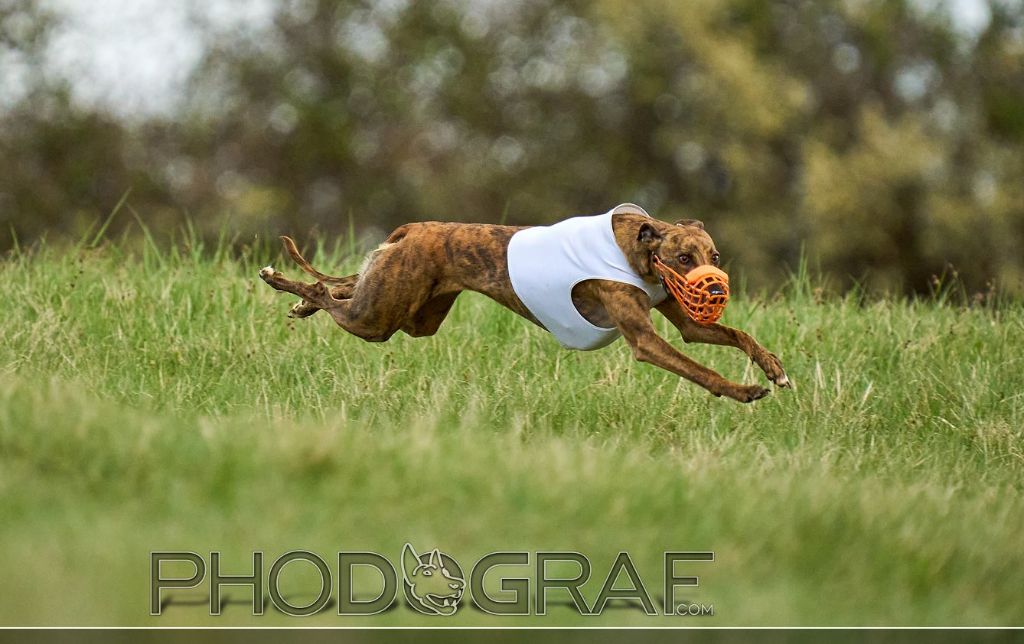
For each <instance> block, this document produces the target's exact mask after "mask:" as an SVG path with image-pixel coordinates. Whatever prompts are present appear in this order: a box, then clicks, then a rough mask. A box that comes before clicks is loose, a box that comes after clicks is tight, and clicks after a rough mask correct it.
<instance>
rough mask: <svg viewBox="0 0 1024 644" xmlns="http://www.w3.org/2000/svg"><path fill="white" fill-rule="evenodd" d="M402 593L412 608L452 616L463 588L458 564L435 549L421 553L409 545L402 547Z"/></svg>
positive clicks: (463, 584)
mask: <svg viewBox="0 0 1024 644" xmlns="http://www.w3.org/2000/svg"><path fill="white" fill-rule="evenodd" d="M402 573H403V577H404V582H405V596H406V599H408V600H409V603H410V604H411V605H412V607H413V608H415V609H416V610H418V611H419V612H421V613H427V614H429V615H453V614H455V611H456V610H458V607H459V600H461V599H462V592H463V590H465V588H466V580H465V579H464V578H463V576H462V569H461V568H459V564H458V563H457V562H456V561H455V560H454V559H452V558H451V557H449V556H448V555H446V554H444V553H443V552H441V551H439V550H438V549H437V548H435V549H433V550H431V551H430V552H429V553H423V554H422V555H418V554H416V551H415V550H413V549H412V546H411V545H410V544H408V543H407V544H405V547H404V548H402Z"/></svg>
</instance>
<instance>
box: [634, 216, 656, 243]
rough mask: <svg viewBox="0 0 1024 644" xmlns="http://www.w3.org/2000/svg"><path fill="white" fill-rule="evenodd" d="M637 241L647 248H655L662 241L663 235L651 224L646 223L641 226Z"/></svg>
mask: <svg viewBox="0 0 1024 644" xmlns="http://www.w3.org/2000/svg"><path fill="white" fill-rule="evenodd" d="M636 240H637V241H638V242H640V244H641V245H643V246H646V247H647V248H653V247H654V246H655V245H657V244H658V243H659V242H660V241H661V233H659V232H658V230H657V229H656V228H655V227H654V226H652V225H651V224H649V223H647V222H644V223H642V224H640V232H639V233H637V236H636Z"/></svg>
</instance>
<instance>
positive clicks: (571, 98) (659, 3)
mask: <svg viewBox="0 0 1024 644" xmlns="http://www.w3.org/2000/svg"><path fill="white" fill-rule="evenodd" d="M988 11H989V13H990V14H991V15H990V20H989V21H988V24H987V26H986V27H984V29H983V30H982V31H981V32H980V33H975V34H969V35H965V34H964V33H963V32H962V30H960V29H958V25H956V24H954V22H953V20H952V18H951V14H950V12H948V11H946V10H945V9H944V7H943V5H942V4H941V0H935V1H933V2H926V1H924V0H884V1H883V0H815V1H810V0H777V1H766V0H686V1H685V2H679V1H678V0H595V1H591V2H582V1H565V2H553V1H550V0H525V1H520V2H496V1H489V0H436V1H431V2H411V1H407V0H379V1H377V2H350V1H346V2H337V1H329V0H293V1H281V2H280V3H279V4H278V5H277V6H276V10H275V14H274V18H273V20H272V22H271V23H270V24H269V25H267V26H265V27H261V28H259V29H248V30H236V31H230V30H226V29H223V28H219V27H217V26H215V25H213V24H209V23H208V24H205V26H204V27H203V28H204V33H205V36H206V40H205V41H206V43H207V48H206V52H205V55H204V58H203V61H202V63H201V64H200V66H199V67H198V68H197V69H196V71H195V73H194V74H193V77H192V79H191V81H190V83H189V85H188V88H187V92H188V97H187V101H186V102H185V106H184V107H183V108H182V109H181V110H180V112H179V113H176V114H174V115H173V116H172V117H161V118H156V117H152V118H147V119H141V120H139V119H134V120H128V119H124V118H119V117H117V116H116V115H114V114H113V113H112V112H110V111H106V110H104V109H103V108H96V107H84V106H82V105H78V104H76V102H75V101H74V100H73V99H72V98H71V96H72V94H71V92H70V85H69V81H68V79H62V78H54V77H53V75H52V74H48V73H46V70H45V64H44V58H45V57H44V56H43V54H42V52H44V51H45V47H46V43H47V38H48V35H49V34H50V33H52V30H53V28H54V25H56V24H58V23H59V21H60V20H61V17H60V16H59V15H56V14H54V13H52V12H47V11H46V10H44V9H41V8H40V5H38V4H37V3H35V2H33V1H32V0H0V65H18V66H19V69H20V70H21V73H20V76H19V77H20V78H21V79H22V85H23V87H22V91H21V92H20V93H19V96H17V98H11V97H8V98H7V99H5V98H4V97H3V94H4V92H5V90H4V88H3V87H2V86H0V108H2V110H3V111H2V113H0V245H2V246H10V245H11V244H12V243H14V240H15V239H17V240H19V241H20V242H21V243H25V242H28V241H30V240H32V239H34V238H37V237H39V236H41V235H44V234H47V233H48V232H49V231H54V232H55V233H66V234H70V235H74V234H76V233H80V231H81V230H83V229H84V228H85V227H86V226H87V225H88V224H90V223H93V222H95V221H97V220H102V219H103V218H105V216H106V215H107V214H108V213H109V212H110V210H111V209H112V208H113V207H114V205H115V204H116V203H117V202H118V200H119V199H120V197H121V196H122V195H123V194H124V192H125V190H126V189H128V188H129V187H130V188H131V189H132V192H131V195H130V198H129V204H130V206H131V208H132V210H133V211H134V212H135V213H137V216H138V217H140V218H141V219H142V220H144V221H145V222H146V224H147V225H148V226H149V227H150V228H152V229H153V230H156V231H161V230H168V229H171V228H175V227H179V226H181V223H182V221H183V219H184V217H186V216H187V217H190V218H191V220H192V221H194V222H197V224H198V225H199V227H200V229H201V230H202V231H204V232H207V233H210V234H213V233H216V232H218V231H219V230H221V229H222V228H227V230H228V231H230V232H233V233H238V234H239V238H245V236H248V235H252V234H257V233H258V234H274V233H279V232H284V231H287V232H290V233H292V234H295V235H297V236H299V237H300V238H301V237H304V236H306V235H309V234H311V233H314V232H317V233H321V234H328V233H338V232H342V231H345V230H347V229H348V227H349V225H350V222H351V224H352V225H354V226H355V228H356V229H357V230H359V231H361V232H362V234H363V235H365V236H367V237H374V238H377V237H382V236H383V235H384V234H385V233H386V232H387V231H388V230H389V229H390V228H392V227H394V226H396V225H399V224H401V223H404V222H407V221H413V220H421V219H445V220H455V221H490V222H496V221H506V222H509V223H523V224H526V223H549V222H553V221H556V220H558V219H562V218H564V217H567V216H571V215H575V214H590V213H596V212H601V211H602V210H603V209H606V208H607V207H609V206H611V205H614V204H616V203H619V202H621V201H635V202H637V203H640V204H641V205H644V206H645V207H646V208H647V209H648V210H649V211H651V212H652V214H654V215H655V216H658V217H660V218H663V219H669V220H671V219H673V218H679V217H683V216H685V217H693V218H700V219H703V220H704V221H705V222H706V223H707V226H708V228H709V230H710V231H711V232H712V234H713V235H714V236H715V238H716V241H717V242H718V245H719V247H720V249H721V250H722V251H723V255H725V256H726V258H727V260H731V264H732V266H733V267H734V268H739V269H740V270H741V271H742V272H743V273H744V274H745V275H746V276H747V277H748V279H749V281H750V282H751V284H753V285H754V286H763V285H770V284H773V283H776V282H777V281H778V280H779V279H780V278H781V277H782V276H783V275H784V274H785V272H786V271H787V270H789V269H792V268H794V267H795V265H796V263H797V262H798V260H799V258H800V256H801V253H805V254H806V255H807V256H808V258H809V259H810V261H811V263H812V266H820V267H821V268H822V269H823V270H824V271H825V272H827V273H828V274H829V275H831V276H833V277H834V278H835V281H836V283H838V284H842V285H848V284H850V283H851V282H852V281H854V280H857V281H861V282H863V283H866V284H868V285H870V286H878V287H884V288H894V289H902V290H905V291H908V292H913V291H918V292H919V291H925V290H927V289H928V288H929V285H930V283H931V279H932V276H933V275H938V274H942V273H944V272H946V271H947V270H948V269H949V267H953V268H955V270H956V271H958V273H959V275H960V276H961V278H962V279H963V280H964V282H965V284H966V285H967V287H968V288H969V289H971V290H975V291H983V290H985V289H987V288H989V286H990V284H992V283H993V282H994V283H995V284H997V285H998V286H999V287H1000V288H1003V289H1006V290H1009V291H1011V292H1016V293H1021V292H1024V3H1021V2H1020V1H1019V0H991V2H990V3H989V4H988ZM132 222H133V218H132V217H127V216H125V217H120V216H119V217H118V218H116V219H115V221H114V224H113V226H114V228H115V229H116V228H117V227H120V226H128V225H132ZM50 234H53V233H50ZM727 265H728V263H727Z"/></svg>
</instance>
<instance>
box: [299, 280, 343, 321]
mask: <svg viewBox="0 0 1024 644" xmlns="http://www.w3.org/2000/svg"><path fill="white" fill-rule="evenodd" d="M341 279H343V280H345V281H344V282H343V283H339V284H337V285H336V286H333V287H331V297H333V298H334V299H336V300H347V299H349V298H350V297H352V292H353V291H354V290H355V285H356V282H357V281H359V276H358V275H349V276H348V277H344V278H341ZM319 310H321V309H320V307H319V306H317V305H316V304H313V303H312V302H310V301H309V300H302V301H301V302H299V303H298V304H296V305H295V306H293V307H292V308H291V310H290V311H288V317H291V318H308V317H309V316H311V315H313V314H314V313H316V312H317V311H319Z"/></svg>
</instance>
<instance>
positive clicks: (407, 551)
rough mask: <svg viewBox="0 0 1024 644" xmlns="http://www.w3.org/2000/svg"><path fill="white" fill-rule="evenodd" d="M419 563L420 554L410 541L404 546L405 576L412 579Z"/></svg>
mask: <svg viewBox="0 0 1024 644" xmlns="http://www.w3.org/2000/svg"><path fill="white" fill-rule="evenodd" d="M419 565H420V558H419V555H417V554H416V551H415V550H413V549H412V545H410V544H408V543H407V544H405V547H404V548H402V568H403V569H404V570H405V578H406V579H412V578H413V573H414V572H415V571H416V568H418V567H419Z"/></svg>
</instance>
